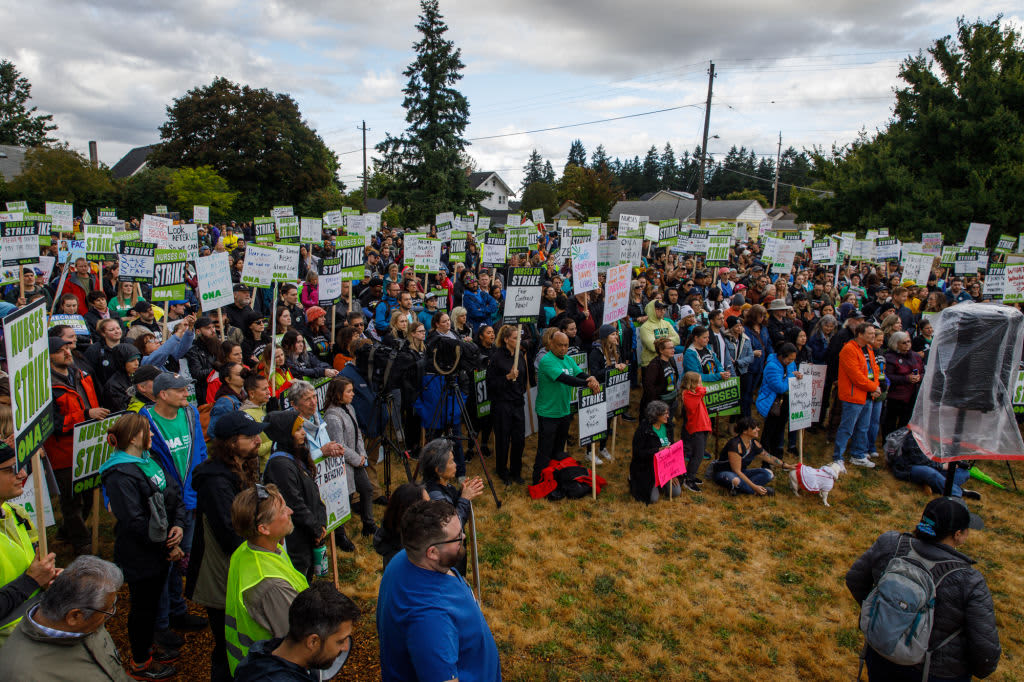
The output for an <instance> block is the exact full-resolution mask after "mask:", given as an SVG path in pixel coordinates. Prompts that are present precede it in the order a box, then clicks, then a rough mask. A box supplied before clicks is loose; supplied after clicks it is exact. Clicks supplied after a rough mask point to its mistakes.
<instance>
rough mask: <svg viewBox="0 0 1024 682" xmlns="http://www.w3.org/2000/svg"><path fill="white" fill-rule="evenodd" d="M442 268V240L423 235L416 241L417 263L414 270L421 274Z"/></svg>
mask: <svg viewBox="0 0 1024 682" xmlns="http://www.w3.org/2000/svg"><path fill="white" fill-rule="evenodd" d="M440 269H441V240H440V239H428V238H426V237H421V238H420V239H418V240H417V241H416V265H415V267H414V268H413V271H414V272H416V273H421V274H428V273H431V272H437V271H438V270H440Z"/></svg>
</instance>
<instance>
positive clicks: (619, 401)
mask: <svg viewBox="0 0 1024 682" xmlns="http://www.w3.org/2000/svg"><path fill="white" fill-rule="evenodd" d="M607 381H608V384H607V385H606V386H605V388H604V401H605V408H606V410H607V411H608V418H609V419H611V418H612V417H617V416H619V415H620V414H626V413H627V412H629V369H628V368H627V369H610V370H608V379H607Z"/></svg>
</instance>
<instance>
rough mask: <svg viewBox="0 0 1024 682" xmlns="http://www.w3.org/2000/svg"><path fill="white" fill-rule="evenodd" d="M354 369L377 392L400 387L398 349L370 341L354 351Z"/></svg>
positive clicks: (400, 373) (400, 376)
mask: <svg viewBox="0 0 1024 682" xmlns="http://www.w3.org/2000/svg"><path fill="white" fill-rule="evenodd" d="M355 360H356V369H357V370H359V373H360V374H361V375H363V377H364V378H365V379H366V381H367V383H369V384H370V388H371V389H373V391H375V392H377V393H383V392H385V391H391V390H394V389H399V388H401V387H402V371H401V369H402V368H401V367H400V366H399V365H400V364H402V363H400V362H399V351H398V349H397V348H393V347H392V346H389V345H387V344H384V343H372V344H368V345H365V346H363V347H362V348H360V349H359V350H358V351H356V357H355Z"/></svg>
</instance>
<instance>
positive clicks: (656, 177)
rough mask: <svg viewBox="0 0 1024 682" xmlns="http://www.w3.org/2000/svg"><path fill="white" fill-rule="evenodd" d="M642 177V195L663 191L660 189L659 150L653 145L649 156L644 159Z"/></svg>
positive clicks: (648, 151)
mask: <svg viewBox="0 0 1024 682" xmlns="http://www.w3.org/2000/svg"><path fill="white" fill-rule="evenodd" d="M641 175H642V179H641V185H642V188H641V192H642V193H644V194H646V193H647V192H657V191H658V190H659V189H661V188H660V187H659V185H660V184H661V164H660V163H659V161H658V148H657V147H655V146H654V145H653V144H652V145H651V148H650V149H648V150H647V155H646V156H645V157H644V163H643V166H642V169H641Z"/></svg>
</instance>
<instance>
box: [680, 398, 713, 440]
mask: <svg viewBox="0 0 1024 682" xmlns="http://www.w3.org/2000/svg"><path fill="white" fill-rule="evenodd" d="M707 392H708V389H707V388H705V387H703V386H698V387H697V388H695V389H694V390H692V391H683V410H685V411H686V432H687V433H700V432H701V431H710V430H711V417H709V416H708V408H707V406H706V405H705V404H704V395H705V394H706V393H707Z"/></svg>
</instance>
